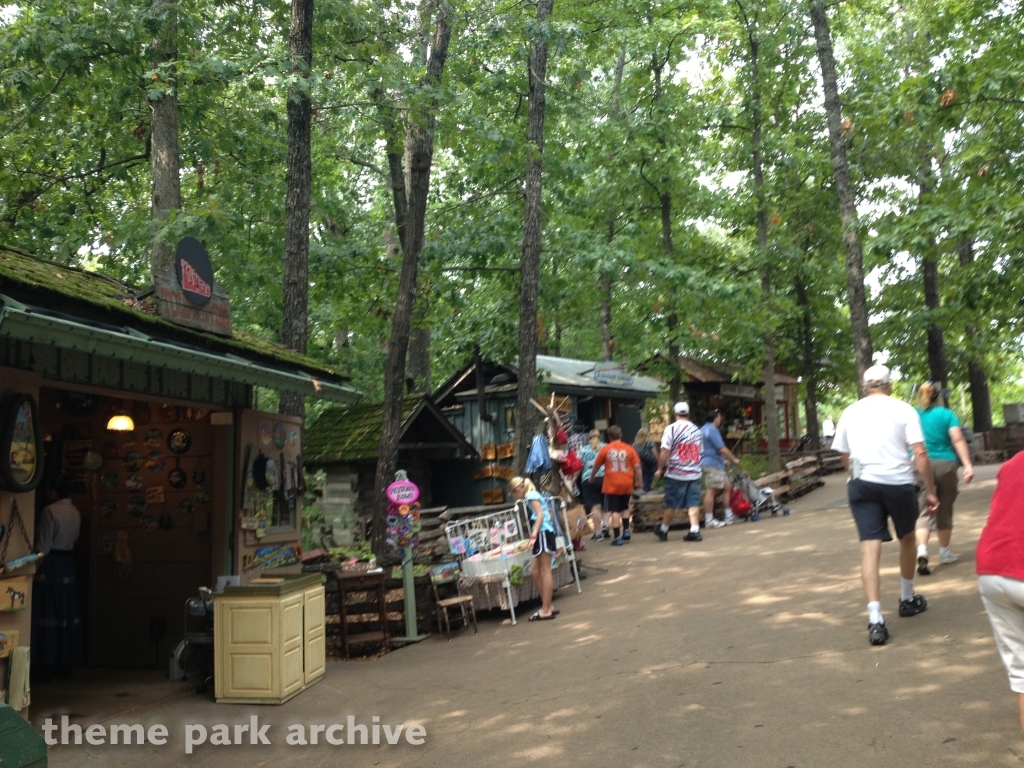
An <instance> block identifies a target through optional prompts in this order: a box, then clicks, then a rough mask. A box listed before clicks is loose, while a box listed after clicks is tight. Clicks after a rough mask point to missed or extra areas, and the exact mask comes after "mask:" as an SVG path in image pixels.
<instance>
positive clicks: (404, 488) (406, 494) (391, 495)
mask: <svg viewBox="0 0 1024 768" xmlns="http://www.w3.org/2000/svg"><path fill="white" fill-rule="evenodd" d="M384 495H386V496H387V497H388V501H390V502H391V503H392V504H415V503H416V500H417V499H418V498H419V497H420V489H419V487H418V486H417V485H416V483H413V482H410V481H409V480H396V481H395V482H393V483H392V484H391V485H389V486H388V488H387V490H386V491H384Z"/></svg>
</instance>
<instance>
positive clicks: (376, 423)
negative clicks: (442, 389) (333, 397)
mask: <svg viewBox="0 0 1024 768" xmlns="http://www.w3.org/2000/svg"><path fill="white" fill-rule="evenodd" d="M423 400H424V397H423V395H408V396H406V397H405V398H404V399H403V400H402V426H403V427H405V425H406V424H407V423H408V421H409V418H410V417H411V416H412V415H413V414H414V413H415V412H416V411H417V410H418V409H419V406H420V405H421V403H423ZM442 418H443V417H442ZM383 419H384V405H383V404H382V403H358V404H356V405H353V406H351V407H349V408H342V407H338V406H332V407H331V408H328V409H327V410H325V411H324V412H323V413H321V414H320V416H319V417H318V418H317V420H316V421H314V422H313V423H312V424H310V425H308V426H307V427H306V434H305V436H304V440H303V444H304V448H305V454H304V456H303V460H304V461H305V462H306V463H307V464H332V463H336V462H349V461H366V460H369V459H376V458H377V454H378V451H379V448H380V432H381V424H382V422H383Z"/></svg>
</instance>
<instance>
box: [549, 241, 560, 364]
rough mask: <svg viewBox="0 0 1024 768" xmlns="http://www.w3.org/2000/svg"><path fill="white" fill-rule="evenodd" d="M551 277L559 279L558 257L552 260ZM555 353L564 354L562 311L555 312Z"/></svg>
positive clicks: (553, 352)
mask: <svg viewBox="0 0 1024 768" xmlns="http://www.w3.org/2000/svg"><path fill="white" fill-rule="evenodd" d="M551 277H552V278H554V279H556V280H557V279H558V259H557V258H555V259H552V260H551ZM551 354H553V355H556V356H557V355H561V354H562V313H561V312H559V313H557V314H555V345H554V348H553V349H552V351H551Z"/></svg>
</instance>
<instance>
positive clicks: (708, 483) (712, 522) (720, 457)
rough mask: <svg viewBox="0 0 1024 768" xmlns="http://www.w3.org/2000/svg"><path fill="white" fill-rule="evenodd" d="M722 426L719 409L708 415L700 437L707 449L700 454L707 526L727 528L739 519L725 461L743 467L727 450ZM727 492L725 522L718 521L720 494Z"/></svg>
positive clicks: (705, 522)
mask: <svg viewBox="0 0 1024 768" xmlns="http://www.w3.org/2000/svg"><path fill="white" fill-rule="evenodd" d="M721 425H722V414H721V412H720V411H718V410H717V409H715V410H712V411H709V412H708V418H707V421H705V422H704V426H703V427H701V428H700V434H701V436H702V437H703V438H704V444H703V448H702V449H701V452H700V468H701V471H702V472H703V473H704V487H705V491H704V526H705V527H706V528H723V527H725V526H727V525H732V524H733V523H734V522H736V516H735V515H734V514H733V513H732V506H730V503H731V502H730V497H731V495H732V483H730V482H729V479H728V478H727V477H726V475H725V462H727V461H728V462H730V463H731V464H739V463H740V460H739V459H737V458H736V457H735V456H734V455H733V453H732V451H730V450H729V449H728V448H726V447H725V441H724V440H723V439H722V433H721V432H720V431H719V429H718V428H719V427H720V426H721ZM720 492H721V493H724V494H725V498H724V499H723V503H724V504H725V521H724V522H723V521H720V520H716V519H715V498H716V497H717V496H718V494H719V493H720Z"/></svg>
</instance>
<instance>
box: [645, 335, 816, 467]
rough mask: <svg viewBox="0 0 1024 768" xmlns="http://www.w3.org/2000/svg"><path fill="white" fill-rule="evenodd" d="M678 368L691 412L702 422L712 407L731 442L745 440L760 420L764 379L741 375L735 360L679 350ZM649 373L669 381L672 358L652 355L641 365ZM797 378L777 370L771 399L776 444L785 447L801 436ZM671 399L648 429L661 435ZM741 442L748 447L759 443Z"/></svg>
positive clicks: (697, 421)
mask: <svg viewBox="0 0 1024 768" xmlns="http://www.w3.org/2000/svg"><path fill="white" fill-rule="evenodd" d="M677 365H678V371H679V375H680V379H681V382H682V385H683V389H684V392H685V394H684V396H683V397H684V399H685V400H686V401H687V402H688V403H689V405H690V418H691V419H692V420H693V421H695V422H696V423H697V424H703V423H704V419H705V417H706V415H707V413H708V411H710V410H711V409H712V408H717V409H718V410H719V411H721V412H722V414H723V415H724V420H723V422H722V432H723V433H724V434H725V435H726V436H727V439H728V440H729V441H730V445H736V444H738V443H739V442H740V441H743V440H746V442H747V443H749V442H750V440H749V439H747V438H748V436H749V435H750V434H751V433H752V431H753V428H755V427H761V426H763V424H764V403H765V400H764V382H763V381H760V380H748V379H744V378H741V376H740V373H741V370H742V369H741V367H740V366H739V365H725V364H722V363H715V362H708V361H706V360H698V359H696V358H693V357H687V356H685V355H682V356H680V357H679V359H678V363H677ZM640 367H641V368H642V369H643V370H644V371H646V372H647V373H648V374H649V375H651V376H654V377H656V378H657V379H659V380H664V381H666V382H667V381H668V380H669V379H670V378H671V376H672V364H671V362H670V361H669V359H668V357H667V356H666V355H657V356H655V357H652V358H651V359H649V360H647V361H646V362H645V363H644V364H643V365H641V366H640ZM799 383H800V380H799V379H797V378H794V377H793V376H790V375H788V374H786V373H784V372H782V371H776V373H775V393H774V394H775V404H776V407H777V409H778V418H779V444H780V446H781V447H782V448H783V449H784V450H785V449H787V448H789V447H791V446H792V445H793V444H794V443H795V442H796V441H797V440H798V439H799V438H800V407H799V406H800V393H799ZM670 405H671V404H669V403H667V402H666V404H665V407H664V408H663V409H662V413H661V414H660V415H659V416H658V417H657V418H652V419H651V430H652V432H653V433H654V434H655V435H660V433H661V429H662V428H663V427H664V425H665V424H667V423H668V422H669V421H670V420H671V419H672V418H673V417H672V414H671V413H670V411H669V406H670ZM763 447H764V446H763V441H762V443H761V445H759V446H752V445H745V446H744V448H745V449H747V450H751V449H753V450H757V449H759V448H761V449H763Z"/></svg>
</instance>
